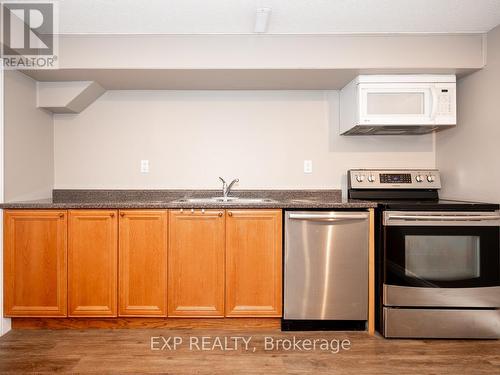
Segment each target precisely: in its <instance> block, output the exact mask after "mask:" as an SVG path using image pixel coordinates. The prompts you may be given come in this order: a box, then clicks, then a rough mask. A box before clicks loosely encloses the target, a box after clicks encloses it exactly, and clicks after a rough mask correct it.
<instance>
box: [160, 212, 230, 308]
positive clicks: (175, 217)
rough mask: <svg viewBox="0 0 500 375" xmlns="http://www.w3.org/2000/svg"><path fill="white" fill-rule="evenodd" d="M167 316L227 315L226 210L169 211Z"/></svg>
mask: <svg viewBox="0 0 500 375" xmlns="http://www.w3.org/2000/svg"><path fill="white" fill-rule="evenodd" d="M169 219H170V220H169V247H168V257H169V258H168V316H169V317H190V316H197V317H223V316H224V231H225V214H224V211H223V210H203V211H202V210H195V211H192V212H191V211H187V210H184V211H181V210H175V211H173V210H172V211H170V214H169Z"/></svg>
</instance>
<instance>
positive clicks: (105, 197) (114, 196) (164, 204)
mask: <svg viewBox="0 0 500 375" xmlns="http://www.w3.org/2000/svg"><path fill="white" fill-rule="evenodd" d="M219 196H221V192H220V190H54V191H53V194H52V198H51V199H42V200H35V201H24V202H7V203H3V204H0V208H2V209H78V208H88V209H92V208H94V209H99V208H103V209H104V208H114V209H119V208H123V209H127V208H128V209H133V208H174V209H175V208H206V209H210V208H214V209H220V208H233V209H234V208H303V209H313V208H332V209H339V208H372V207H376V206H377V203H375V202H369V201H362V200H347V199H345V198H342V193H341V191H340V190H234V191H233V192H231V195H230V196H232V197H239V198H263V199H265V200H264V201H263V202H238V200H236V201H232V202H215V203H212V202H187V201H186V202H183V201H182V200H183V199H184V200H186V199H192V198H195V199H196V198H210V197H219Z"/></svg>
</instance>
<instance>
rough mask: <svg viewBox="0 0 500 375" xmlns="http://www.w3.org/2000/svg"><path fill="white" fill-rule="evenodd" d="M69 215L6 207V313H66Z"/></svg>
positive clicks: (56, 315)
mask: <svg viewBox="0 0 500 375" xmlns="http://www.w3.org/2000/svg"><path fill="white" fill-rule="evenodd" d="M66 216H67V214H66V211H55V210H50V211H48V210H47V211H45V210H6V211H4V288H5V290H4V293H5V299H4V302H5V307H4V308H5V316H12V317H30V316H43V317H65V316H66V312H67V304H66V298H67V293H66V285H67V277H66V265H67V248H66Z"/></svg>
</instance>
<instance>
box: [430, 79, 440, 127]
mask: <svg viewBox="0 0 500 375" xmlns="http://www.w3.org/2000/svg"><path fill="white" fill-rule="evenodd" d="M437 100H438V97H437V90H436V87H434V86H432V87H431V117H430V118H431V120H432V121H434V120H435V119H436V113H437V107H438V102H437Z"/></svg>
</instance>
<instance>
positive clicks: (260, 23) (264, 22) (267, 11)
mask: <svg viewBox="0 0 500 375" xmlns="http://www.w3.org/2000/svg"><path fill="white" fill-rule="evenodd" d="M270 15H271V8H257V14H256V16H255V28H254V30H253V31H254V33H265V32H266V31H267V26H268V23H269V16H270Z"/></svg>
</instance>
